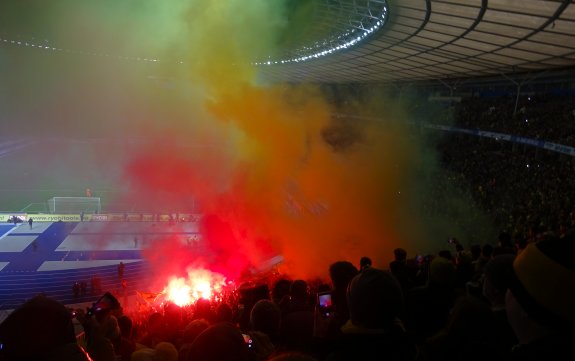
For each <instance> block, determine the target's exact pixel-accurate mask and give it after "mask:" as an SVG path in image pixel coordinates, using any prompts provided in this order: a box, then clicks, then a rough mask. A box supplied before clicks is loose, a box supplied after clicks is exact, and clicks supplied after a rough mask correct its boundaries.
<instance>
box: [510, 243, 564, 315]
mask: <svg viewBox="0 0 575 361" xmlns="http://www.w3.org/2000/svg"><path fill="white" fill-rule="evenodd" d="M574 255H575V237H574V234H573V233H571V234H570V235H569V236H565V237H564V238H551V239H546V240H543V241H540V242H537V243H531V244H529V245H528V246H527V247H526V248H525V250H523V251H522V252H521V253H520V254H519V255H518V256H517V257H516V258H515V261H514V262H513V278H514V279H513V281H512V283H511V285H510V290H511V292H512V293H513V296H515V299H516V300H517V302H518V303H519V304H520V305H521V306H522V307H523V309H524V310H525V312H527V314H528V315H529V316H530V317H531V318H532V319H534V320H535V321H537V322H539V323H542V324H545V325H550V326H559V325H562V326H567V325H571V326H572V325H575V307H573V305H575V292H573V290H574V289H575V262H573V259H572V257H573V256H574Z"/></svg>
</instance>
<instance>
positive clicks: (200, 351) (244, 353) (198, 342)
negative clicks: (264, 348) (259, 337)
mask: <svg viewBox="0 0 575 361" xmlns="http://www.w3.org/2000/svg"><path fill="white" fill-rule="evenodd" d="M255 360H256V355H255V353H254V352H253V351H251V350H250V349H249V348H248V345H247V344H246V342H245V341H244V337H243V336H242V333H241V332H240V330H239V329H238V328H237V327H235V326H234V325H232V324H229V323H218V324H215V325H212V326H210V327H208V328H207V329H206V330H204V331H203V332H202V333H200V334H199V335H198V337H196V339H195V340H194V342H193V343H192V345H191V347H190V352H189V354H188V359H187V361H255Z"/></svg>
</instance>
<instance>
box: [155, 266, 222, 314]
mask: <svg viewBox="0 0 575 361" xmlns="http://www.w3.org/2000/svg"><path fill="white" fill-rule="evenodd" d="M225 285H226V279H225V277H224V276H223V275H222V274H220V273H216V272H211V271H209V270H205V269H188V279H185V278H183V277H172V278H171V279H170V281H169V283H168V286H167V287H166V288H165V289H164V294H165V295H166V296H165V297H166V299H167V300H168V301H171V302H173V303H175V304H176V305H178V306H180V307H182V306H187V305H190V304H193V303H195V302H196V301H197V300H199V299H200V298H204V299H207V300H210V299H213V298H216V297H218V295H219V293H221V292H222V291H223V287H224V286H225Z"/></svg>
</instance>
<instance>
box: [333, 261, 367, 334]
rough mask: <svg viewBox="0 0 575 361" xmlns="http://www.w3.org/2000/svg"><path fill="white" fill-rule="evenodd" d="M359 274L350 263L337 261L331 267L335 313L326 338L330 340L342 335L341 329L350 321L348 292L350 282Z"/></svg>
mask: <svg viewBox="0 0 575 361" xmlns="http://www.w3.org/2000/svg"><path fill="white" fill-rule="evenodd" d="M358 273H359V270H358V269H357V268H356V267H355V266H354V265H353V264H352V263H351V262H349V261H337V262H335V263H333V264H332V265H331V266H330V267H329V276H330V279H331V283H332V285H333V290H332V303H333V307H334V313H333V318H332V319H331V320H330V324H329V326H328V329H327V334H326V336H327V337H328V338H332V337H335V336H336V335H338V334H340V332H341V331H340V327H341V326H343V325H344V324H345V323H346V322H347V320H348V319H349V309H348V305H347V296H346V292H347V287H348V285H349V282H351V280H352V279H353V278H354V277H355V276H356V275H357V274H358Z"/></svg>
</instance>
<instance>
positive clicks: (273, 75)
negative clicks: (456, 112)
mask: <svg viewBox="0 0 575 361" xmlns="http://www.w3.org/2000/svg"><path fill="white" fill-rule="evenodd" d="M323 2H324V3H331V4H334V3H345V2H346V0H341V1H334V0H325V1H323ZM347 3H348V4H349V3H352V2H350V1H347ZM353 3H356V2H353ZM362 3H363V7H364V10H365V9H366V6H365V5H366V4H367V8H369V6H370V3H371V4H372V5H371V6H372V7H373V4H376V5H378V6H382V5H381V4H382V3H385V4H384V5H383V6H385V10H386V14H385V15H386V16H387V19H386V23H385V24H384V25H383V26H382V27H380V28H379V29H378V30H377V31H375V32H373V33H370V34H367V33H366V35H368V36H366V37H365V38H364V39H363V40H362V41H360V42H358V43H357V44H354V46H350V47H345V48H341V49H338V50H336V51H333V52H330V53H329V54H327V56H319V57H313V56H311V57H309V59H307V60H302V61H297V62H296V61H289V62H287V61H286V62H283V63H282V62H281V61H279V62H277V63H274V62H271V63H270V64H269V65H268V63H265V62H264V63H263V64H261V65H258V66H259V67H261V71H262V75H263V77H264V78H265V79H268V80H272V81H290V82H300V81H311V82H322V83H351V82H392V81H419V80H431V79H449V78H470V77H483V76H497V75H501V74H510V73H525V72H532V71H540V70H548V69H559V68H562V69H564V68H568V67H573V66H575V4H573V2H572V1H570V0H563V1H558V0H555V1H540V0H452V1H442V0H400V1H393V0H390V1H388V2H386V1H384V0H380V1H374V0H371V1H362ZM356 10H357V9H356ZM353 11H354V9H351V10H350V13H351V12H353ZM367 11H368V12H369V9H367ZM339 24H340V25H341V29H339V30H340V31H341V32H345V31H346V30H345V27H349V26H350V24H349V23H347V24H346V23H345V22H339ZM356 28H357V27H356ZM365 29H367V28H364V30H365ZM320 55H324V54H320ZM300 59H301V58H300Z"/></svg>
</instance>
